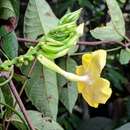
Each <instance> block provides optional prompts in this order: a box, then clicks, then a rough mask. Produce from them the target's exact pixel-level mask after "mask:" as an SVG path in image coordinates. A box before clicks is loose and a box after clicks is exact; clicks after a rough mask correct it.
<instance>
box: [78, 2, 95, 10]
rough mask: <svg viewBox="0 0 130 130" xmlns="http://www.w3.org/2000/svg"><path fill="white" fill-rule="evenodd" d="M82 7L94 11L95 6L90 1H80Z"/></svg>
mask: <svg viewBox="0 0 130 130" xmlns="http://www.w3.org/2000/svg"><path fill="white" fill-rule="evenodd" d="M78 2H79V5H80V6H83V7H84V6H86V7H87V8H90V9H94V6H93V4H92V3H91V2H90V1H89V0H78Z"/></svg>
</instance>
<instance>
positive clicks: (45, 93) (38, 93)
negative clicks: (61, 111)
mask: <svg viewBox="0 0 130 130" xmlns="http://www.w3.org/2000/svg"><path fill="white" fill-rule="evenodd" d="M30 66H31V65H29V66H27V67H25V66H23V67H22V71H23V72H24V74H25V75H26V74H27V73H28V71H29V68H30ZM25 91H26V94H27V96H28V98H29V99H30V100H31V102H32V103H33V105H35V106H36V108H37V109H38V110H40V111H41V112H42V113H43V114H45V115H46V116H49V117H52V118H53V119H54V120H56V116H57V111H58V88H57V78H56V73H55V72H53V71H51V70H49V69H46V68H43V66H42V65H41V64H40V63H39V62H37V63H36V65H35V67H34V69H33V72H32V74H31V75H30V79H29V80H28V83H27V86H26V89H25Z"/></svg>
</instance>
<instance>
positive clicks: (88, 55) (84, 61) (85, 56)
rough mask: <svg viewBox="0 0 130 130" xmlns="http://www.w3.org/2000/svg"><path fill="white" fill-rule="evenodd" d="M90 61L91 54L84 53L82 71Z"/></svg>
mask: <svg viewBox="0 0 130 130" xmlns="http://www.w3.org/2000/svg"><path fill="white" fill-rule="evenodd" d="M91 60H92V54H91V53H86V54H84V55H83V56H82V64H83V67H84V69H85V70H86V69H87V67H88V66H89V64H90V63H91Z"/></svg>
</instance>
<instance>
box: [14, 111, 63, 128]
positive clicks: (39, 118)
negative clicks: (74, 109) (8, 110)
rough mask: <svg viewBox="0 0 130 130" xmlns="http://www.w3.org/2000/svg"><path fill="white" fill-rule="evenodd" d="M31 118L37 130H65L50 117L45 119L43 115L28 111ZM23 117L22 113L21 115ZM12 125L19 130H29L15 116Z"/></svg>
mask: <svg viewBox="0 0 130 130" xmlns="http://www.w3.org/2000/svg"><path fill="white" fill-rule="evenodd" d="M28 113H29V117H30V119H31V120H32V123H33V125H34V126H35V128H36V129H37V130H63V128H62V127H61V126H60V125H59V124H58V123H57V122H55V121H54V120H52V119H51V118H49V117H43V115H42V113H40V112H37V111H28ZM20 114H21V115H22V113H20ZM12 123H13V124H14V125H15V126H16V127H17V128H18V129H19V130H27V129H26V128H25V127H24V125H23V123H22V122H21V120H20V119H19V118H18V117H17V116H16V115H14V116H13V117H12Z"/></svg>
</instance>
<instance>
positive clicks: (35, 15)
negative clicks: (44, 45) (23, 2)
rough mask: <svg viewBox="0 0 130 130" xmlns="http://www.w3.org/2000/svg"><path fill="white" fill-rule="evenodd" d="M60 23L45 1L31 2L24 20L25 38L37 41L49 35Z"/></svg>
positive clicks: (35, 0) (30, 0) (31, 0)
mask: <svg viewBox="0 0 130 130" xmlns="http://www.w3.org/2000/svg"><path fill="white" fill-rule="evenodd" d="M57 23H58V19H57V18H56V16H55V15H54V13H53V12H52V10H51V8H50V6H49V5H48V3H47V2H46V1H45V0H29V3H28V7H27V10H26V13H25V18H24V36H25V37H26V38H30V39H36V38H37V37H38V36H39V35H42V34H47V33H48V32H49V31H50V30H51V29H52V28H54V27H55V26H56V25H57Z"/></svg>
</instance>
